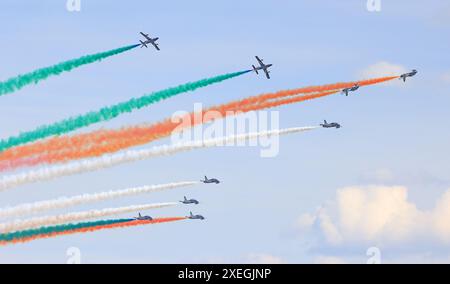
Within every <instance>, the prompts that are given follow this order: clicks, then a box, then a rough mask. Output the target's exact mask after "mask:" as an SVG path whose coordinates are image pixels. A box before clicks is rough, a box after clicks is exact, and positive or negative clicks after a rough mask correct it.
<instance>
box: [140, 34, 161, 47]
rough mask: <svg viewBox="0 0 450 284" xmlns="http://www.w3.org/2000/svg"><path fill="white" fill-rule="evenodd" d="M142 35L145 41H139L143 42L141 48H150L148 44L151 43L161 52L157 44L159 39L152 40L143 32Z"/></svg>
mask: <svg viewBox="0 0 450 284" xmlns="http://www.w3.org/2000/svg"><path fill="white" fill-rule="evenodd" d="M141 35H142V36H143V37H145V41H142V40H139V41H140V42H141V48H143V47H144V46H145V47H146V48H148V46H147V44H149V43H151V44H152V45H153V46H154V47H155V48H156V50H160V49H159V47H158V44H157V43H156V41H157V40H158V39H159V37H155V38H151V37H149V36H148V34H144V33H143V32H141Z"/></svg>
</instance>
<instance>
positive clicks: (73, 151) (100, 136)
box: [0, 76, 398, 170]
mask: <svg viewBox="0 0 450 284" xmlns="http://www.w3.org/2000/svg"><path fill="white" fill-rule="evenodd" d="M395 78H398V77H397V76H396V77H383V78H376V79H370V80H364V81H359V82H349V83H337V84H331V85H324V86H314V87H306V88H300V89H293V90H286V91H279V92H276V93H268V94H262V95H259V96H254V97H249V98H246V99H242V100H238V101H234V102H231V103H228V104H224V105H221V106H216V107H211V108H209V109H207V110H206V111H205V112H208V111H216V112H218V113H220V114H221V115H222V116H227V115H229V114H227V112H230V111H239V112H242V111H245V109H247V110H246V111H250V110H260V109H264V108H269V107H275V106H278V105H284V104H288V103H294V102H301V101H305V100H310V99H314V98H316V97H317V98H318V97H322V96H326V95H330V94H333V93H336V92H337V90H341V89H343V88H346V87H350V86H353V85H354V84H355V83H358V84H360V85H361V86H367V85H371V84H378V83H381V82H385V81H388V80H392V79H395ZM327 91H329V92H327ZM313 92H315V93H317V92H323V93H319V94H312V95H305V96H302V97H303V98H304V99H300V98H296V99H294V100H284V103H275V102H268V101H269V100H273V99H280V98H284V97H289V96H294V95H298V94H302V93H313ZM321 94H323V95H321ZM199 115H200V119H198V118H197V119H194V117H195V116H199ZM188 116H189V117H190V121H191V125H189V126H187V127H191V126H195V125H197V124H200V123H205V122H208V121H211V120H213V118H210V119H209V120H208V119H206V120H205V119H202V118H201V114H195V113H191V114H189V115H188ZM177 127H178V123H174V122H172V121H171V120H170V119H166V120H164V121H161V122H159V123H156V124H153V125H146V124H144V125H138V126H133V127H127V128H122V129H118V130H97V131H94V132H91V133H86V134H79V135H75V136H63V137H54V138H51V139H49V140H46V141H43V142H37V143H33V144H29V145H24V146H19V147H15V148H12V149H10V150H7V151H5V152H3V153H0V161H2V160H3V161H5V160H6V161H7V162H6V163H2V164H0V170H4V169H9V168H16V167H19V166H21V165H28V166H31V165H36V164H39V163H55V162H63V161H68V160H74V159H81V158H86V157H95V156H100V155H103V154H106V153H113V152H117V151H119V150H122V149H125V148H128V147H132V146H138V145H142V144H147V143H149V142H151V141H154V140H156V139H160V138H163V137H167V136H168V135H170V134H171V133H172V131H174V129H176V128H177ZM187 127H186V128H187ZM34 155H38V156H36V157H33V156H34ZM23 158H26V159H23Z"/></svg>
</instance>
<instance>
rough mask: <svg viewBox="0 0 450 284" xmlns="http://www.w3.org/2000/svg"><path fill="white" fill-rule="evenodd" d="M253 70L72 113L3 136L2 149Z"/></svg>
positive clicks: (82, 125)
mask: <svg viewBox="0 0 450 284" xmlns="http://www.w3.org/2000/svg"><path fill="white" fill-rule="evenodd" d="M248 72H250V71H248V70H247V71H241V72H235V73H229V74H224V75H219V76H215V77H211V78H207V79H202V80H199V81H195V82H191V83H186V84H183V85H179V86H177V87H173V88H168V89H165V90H162V91H158V92H154V93H151V94H148V95H144V96H142V97H140V98H133V99H131V100H128V101H126V102H122V103H118V104H116V105H113V106H109V107H103V108H101V109H100V110H98V111H93V112H89V113H86V114H84V115H79V116H76V117H71V118H68V119H65V120H62V121H59V122H56V123H53V124H50V125H44V126H41V127H38V128H36V129H35V130H32V131H29V132H23V133H20V134H19V135H17V136H12V137H9V138H7V139H4V140H0V151H4V150H6V149H9V148H11V147H14V146H18V145H21V144H25V143H28V142H33V141H36V140H39V139H43V138H46V137H49V136H53V135H61V134H64V133H67V132H70V131H73V130H76V129H79V128H82V127H86V126H88V125H91V124H94V123H98V122H101V121H107V120H111V119H113V118H115V117H117V116H119V115H121V114H123V113H127V112H132V111H133V110H137V109H140V108H143V107H146V106H149V105H151V104H154V103H156V102H159V101H161V100H165V99H168V98H170V97H172V96H175V95H178V94H181V93H186V92H189V91H194V90H196V89H198V88H203V87H206V86H208V85H211V84H215V83H219V82H222V81H224V80H228V79H231V78H234V77H237V76H240V75H243V74H245V73H248Z"/></svg>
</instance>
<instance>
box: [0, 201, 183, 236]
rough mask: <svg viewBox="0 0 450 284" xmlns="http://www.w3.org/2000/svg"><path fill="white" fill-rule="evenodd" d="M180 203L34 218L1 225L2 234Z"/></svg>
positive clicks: (172, 204)
mask: <svg viewBox="0 0 450 284" xmlns="http://www.w3.org/2000/svg"><path fill="white" fill-rule="evenodd" d="M178 204H180V203H178V202H167V203H155V204H143V205H132V206H127V207H117V208H106V209H101V210H90V211H83V212H73V213H68V214H64V215H55V216H44V217H34V218H30V219H25V220H15V221H12V222H8V223H1V224H0V232H2V233H8V232H13V231H19V230H26V229H31V228H36V227H41V226H50V225H56V224H63V223H68V222H76V221H81V220H86V219H93V218H100V217H105V216H112V215H119V214H123V213H129V212H138V211H142V210H149V209H156V208H163V207H169V206H175V205H178Z"/></svg>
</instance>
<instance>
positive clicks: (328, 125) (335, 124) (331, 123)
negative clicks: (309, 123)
mask: <svg viewBox="0 0 450 284" xmlns="http://www.w3.org/2000/svg"><path fill="white" fill-rule="evenodd" d="M320 126H322V127H323V128H333V127H334V128H341V125H340V124H339V123H337V122H330V123H328V122H327V121H326V120H324V121H323V124H320Z"/></svg>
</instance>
